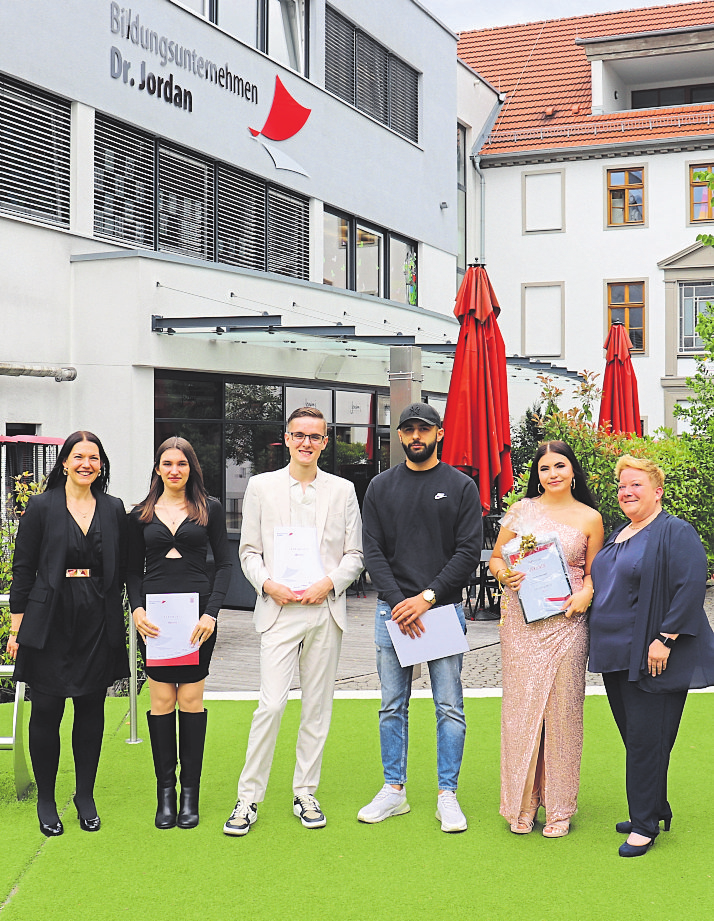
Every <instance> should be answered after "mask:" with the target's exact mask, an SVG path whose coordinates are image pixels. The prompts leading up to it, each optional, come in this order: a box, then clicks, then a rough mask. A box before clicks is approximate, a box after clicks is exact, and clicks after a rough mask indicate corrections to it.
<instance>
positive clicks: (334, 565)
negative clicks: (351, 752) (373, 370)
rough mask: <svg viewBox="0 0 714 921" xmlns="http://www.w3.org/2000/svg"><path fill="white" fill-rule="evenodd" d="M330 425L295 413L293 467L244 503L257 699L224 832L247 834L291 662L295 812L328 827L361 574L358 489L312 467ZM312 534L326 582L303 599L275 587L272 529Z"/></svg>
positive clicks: (289, 436)
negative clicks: (335, 708) (324, 804)
mask: <svg viewBox="0 0 714 921" xmlns="http://www.w3.org/2000/svg"><path fill="white" fill-rule="evenodd" d="M326 433H327V424H326V422H325V418H324V416H323V415H322V413H321V412H320V411H319V410H317V409H310V408H308V407H303V408H302V409H296V410H295V412H294V413H293V414H292V415H291V416H290V418H289V419H288V424H287V432H286V433H285V444H286V445H287V447H288V450H289V452H290V463H289V464H288V466H287V467H285V468H283V469H282V470H276V471H274V472H272V473H262V474H259V475H258V476H254V477H252V478H251V479H250V480H249V482H248V488H247V489H246V493H245V499H244V500H243V528H242V532H241V541H240V551H239V553H240V561H241V565H242V567H243V572H244V573H245V575H246V577H247V578H248V580H249V581H250V583H251V584H252V585H253V587H254V588H255V590H256V592H257V593H258V599H257V601H256V604H255V613H254V617H253V620H254V622H255V626H256V630H257V631H258V633H260V697H259V701H258V709H257V710H256V711H255V713H254V714H253V722H252V724H251V728H250V736H249V738H248V750H247V752H246V759H245V766H244V768H243V771H242V773H241V775H240V780H239V781H238V802H237V803H236V806H235V809H234V810H233V812H232V813H231V816H230V818H229V819H228V820H227V821H226V823H225V825H224V826H223V831H224V833H225V834H227V835H245V834H247V833H248V832H249V831H250V826H251V825H252V824H253V823H254V822H255V821H256V819H257V818H258V812H257V804H258V803H261V802H262V801H263V799H264V798H265V790H266V787H267V785H268V777H269V775H270V767H271V764H272V761H273V753H274V751H275V743H276V740H277V736H278V729H279V728H280V720H281V717H282V715H283V711H284V709H285V704H286V702H287V699H288V692H289V690H290V682H291V680H292V676H293V673H294V671H295V665H296V664H297V665H298V666H299V669H300V688H301V693H302V709H301V715H300V729H299V732H298V740H297V750H296V755H297V759H296V765H295V774H294V776H293V795H294V799H293V813H294V814H295V815H296V816H298V817H299V818H300V821H301V822H302V824H303V825H304V826H305V827H306V828H321V827H322V826H323V825H325V823H326V819H325V816H324V814H323V812H322V809H321V808H320V804H319V802H318V801H317V799H316V798H315V791H316V790H317V785H318V783H319V780H320V767H321V765H322V753H323V750H324V747H325V742H326V740H327V733H328V730H329V728H330V717H331V715H332V697H333V693H334V685H335V675H336V674H337V662H338V660H339V657H340V647H341V644H342V631H343V630H344V628H345V624H346V619H347V613H346V597H345V592H346V590H347V587H348V586H349V585H350V584H351V583H352V582H354V580H355V579H356V578H357V576H358V575H359V574H360V572H361V571H362V568H363V563H362V523H361V519H360V513H359V506H358V504H357V496H356V495H355V490H354V486H353V485H352V483H350V482H349V481H348V480H344V479H342V478H340V477H336V476H332V475H331V474H329V473H325V472H323V471H322V470H319V469H318V466H317V462H318V459H319V457H320V454H321V453H322V451H323V450H324V449H325V447H326V445H327V434H326ZM286 526H293V527H304V528H310V529H312V528H314V529H316V532H317V534H316V537H317V544H318V547H319V556H320V561H321V563H322V569H323V571H324V575H323V576H322V577H321V578H318V579H317V581H315V582H313V583H312V584H311V585H309V586H308V588H306V589H305V590H304V591H302V592H295V591H293V590H292V589H291V588H289V587H288V586H287V585H283V584H281V583H280V582H278V581H276V579H275V578H274V576H275V575H276V569H275V529H276V528H280V527H286Z"/></svg>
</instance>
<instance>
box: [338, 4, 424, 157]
mask: <svg viewBox="0 0 714 921" xmlns="http://www.w3.org/2000/svg"><path fill="white" fill-rule="evenodd" d="M325 88H326V89H327V90H329V91H330V92H331V93H334V94H335V95H336V96H339V97H340V99H344V100H345V102H349V103H350V104H351V105H353V106H356V107H357V108H358V109H360V110H361V111H362V112H365V113H366V114H367V115H370V116H371V117H372V118H375V119H376V120H377V121H379V122H381V123H382V124H383V125H388V126H389V127H390V128H392V129H393V130H394V131H397V132H398V133H399V134H401V135H403V136H404V137H406V138H409V140H410V141H418V140H419V74H418V73H417V71H416V70H414V68H413V67H410V66H409V64H406V63H405V62H404V61H402V60H401V58H398V57H397V56H396V55H394V54H392V53H391V51H389V50H388V49H387V48H385V47H384V45H381V44H380V43H379V42H377V41H375V40H374V39H373V38H371V37H370V36H369V35H366V34H365V33H364V32H362V31H360V29H358V28H357V27H356V26H354V25H353V24H352V23H351V22H350V21H349V20H348V19H345V17H344V16H342V15H340V13H338V12H337V11H336V10H334V9H332V7H330V6H327V7H326V17H325Z"/></svg>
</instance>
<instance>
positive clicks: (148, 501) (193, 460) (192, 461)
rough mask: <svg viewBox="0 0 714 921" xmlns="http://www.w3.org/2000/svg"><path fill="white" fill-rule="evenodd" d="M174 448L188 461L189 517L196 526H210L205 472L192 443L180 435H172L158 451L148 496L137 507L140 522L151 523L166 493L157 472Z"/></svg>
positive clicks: (187, 500) (187, 492) (187, 507)
mask: <svg viewBox="0 0 714 921" xmlns="http://www.w3.org/2000/svg"><path fill="white" fill-rule="evenodd" d="M174 448H175V449H176V450H177V451H181V453H182V454H183V455H184V457H185V458H186V460H187V461H188V466H189V475H188V481H187V483H186V511H187V512H188V517H189V518H190V519H191V521H195V522H196V524H200V525H204V526H205V525H207V524H208V493H207V492H206V487H205V486H204V484H203V471H202V470H201V465H200V464H199V462H198V458H197V457H196V452H195V451H194V450H193V448H192V446H191V444H190V442H188V441H186V439H185V438H180V437H179V436H178V435H172V436H171V438H167V439H166V441H162V442H161V444H160V445H159V447H158V449H157V451H156V456H155V457H154V466H153V469H152V471H151V485H150V487H149V492H148V495H147V496H146V498H145V499H144V501H143V502H139V503H138V504H137V506H136V507H137V508H138V509H139V510H140V512H141V514H140V515H139V521H144V522H149V521H151V519H152V518H153V517H154V507H155V506H156V503H157V502H158V500H159V497H160V496H161V495H162V494H163V491H164V483H163V480H162V479H161V477H160V476H159V474H158V473H157V472H156V471H157V469H158V466H159V464H160V463H161V457H162V455H163V454H164V453H165V452H166V451H171V450H172V449H174Z"/></svg>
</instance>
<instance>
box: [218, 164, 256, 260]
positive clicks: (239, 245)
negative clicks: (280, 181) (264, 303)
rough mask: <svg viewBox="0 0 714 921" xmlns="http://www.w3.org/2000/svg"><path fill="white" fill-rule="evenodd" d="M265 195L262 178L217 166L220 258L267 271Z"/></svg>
mask: <svg viewBox="0 0 714 921" xmlns="http://www.w3.org/2000/svg"><path fill="white" fill-rule="evenodd" d="M265 195H266V184H265V182H263V180H262V179H257V178H256V177H255V176H249V175H248V174H247V173H242V172H240V171H239V170H235V169H231V168H230V167H227V166H219V167H218V208H217V220H218V231H217V236H218V261H219V262H225V263H227V264H228V265H240V266H243V267H244V268H248V269H258V270H259V271H265V210H266V203H265Z"/></svg>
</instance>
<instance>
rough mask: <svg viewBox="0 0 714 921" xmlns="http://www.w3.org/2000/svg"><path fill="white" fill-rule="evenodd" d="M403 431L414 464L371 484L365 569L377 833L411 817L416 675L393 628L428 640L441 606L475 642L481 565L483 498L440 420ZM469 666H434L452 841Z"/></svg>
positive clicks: (415, 407) (426, 409) (461, 821)
mask: <svg viewBox="0 0 714 921" xmlns="http://www.w3.org/2000/svg"><path fill="white" fill-rule="evenodd" d="M398 430H399V440H400V441H401V443H402V448H403V449H404V453H405V454H406V456H407V459H406V462H405V463H404V464H399V466H397V467H392V468H390V469H389V470H385V471H384V473H380V474H379V476H377V477H375V478H374V479H373V480H372V481H371V483H370V484H369V487H368V489H367V494H366V496H365V499H364V506H363V509H362V522H363V544H364V561H365V566H366V568H367V570H368V572H369V575H370V578H371V580H372V583H373V585H374V586H375V588H376V589H377V593H378V597H379V600H378V602H377V613H376V626H375V641H376V644H377V671H378V672H379V680H380V682H381V686H382V706H381V709H380V711H379V737H380V743H381V749H382V765H383V767H384V780H385V784H384V786H383V787H382V789H381V790H380V791H379V793H378V794H377V795H376V796H375V798H374V799H373V800H372V802H371V803H369V804H368V805H367V806H365V807H364V808H363V809H361V810H360V812H359V814H358V816H357V818H358V819H359V820H360V821H361V822H368V823H374V822H382V821H383V820H384V819H386V818H389V816H393V815H403V814H404V813H405V812H409V804H408V803H407V795H406V790H405V789H404V786H405V784H406V781H407V774H406V769H407V745H408V731H409V696H410V693H411V681H412V668H411V666H408V667H402V666H401V665H400V664H399V659H398V658H397V654H396V652H395V651H394V647H393V645H392V640H391V638H390V636H389V632H388V630H387V627H386V622H387V621H388V620H390V619H391V620H393V621H396V622H397V623H398V624H399V627H400V629H401V630H402V633H406V634H407V635H408V636H410V637H415V636H419V635H420V634H421V633H423V632H424V625H423V624H422V621H421V615H422V614H424V613H426V611H428V610H430V609H431V608H432V607H433V606H434V605H438V606H441V605H446V604H454V605H455V607H456V611H457V614H458V616H459V620H460V621H461V626H462V627H463V629H464V632H465V631H466V625H465V620H464V612H463V606H462V592H463V588H464V586H465V585H467V583H468V581H469V577H470V576H471V574H472V573H473V572H474V570H475V569H476V568H477V566H478V564H479V561H480V558H481V541H482V524H481V503H480V501H479V495H478V490H477V488H476V484H475V482H474V481H473V480H472V479H471V478H470V477H468V476H466V475H465V474H463V473H461V472H460V471H459V470H457V469H456V468H454V467H450V466H449V465H448V464H442V463H441V462H440V461H439V459H438V457H437V454H436V446H437V444H438V443H439V442H440V441H441V439H442V438H443V437H444V430H443V429H442V427H441V418H440V417H439V414H438V413H437V411H436V410H435V409H434V407H433V406H429V405H428V404H426V403H412V404H411V405H410V406H408V407H407V408H406V409H405V410H404V412H403V413H402V415H401V417H400V419H399V426H398ZM462 660H463V656H462V655H460V654H459V655H453V656H446V657H445V658H441V659H434V660H432V661H431V662H429V675H430V678H431V686H432V694H433V697H434V704H435V706H436V742H437V772H438V783H439V795H438V797H437V807H436V817H437V819H439V820H440V821H441V829H442V831H446V832H458V831H465V830H466V827H467V823H466V819H465V817H464V814H463V812H462V811H461V807H460V806H459V803H458V801H457V799H456V788H457V785H458V778H459V770H460V768H461V759H462V756H463V751H464V739H465V736H466V720H465V718H464V702H463V693H462V688H461V665H462Z"/></svg>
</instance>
